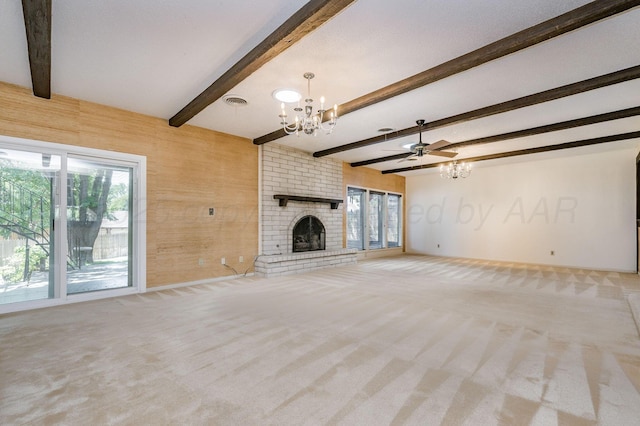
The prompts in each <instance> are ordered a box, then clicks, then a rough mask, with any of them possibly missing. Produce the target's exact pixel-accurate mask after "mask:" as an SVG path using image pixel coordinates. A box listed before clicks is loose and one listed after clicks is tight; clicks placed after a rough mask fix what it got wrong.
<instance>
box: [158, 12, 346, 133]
mask: <svg viewBox="0 0 640 426" xmlns="http://www.w3.org/2000/svg"><path fill="white" fill-rule="evenodd" d="M353 1H354V0H311V1H309V3H307V4H305V5H304V6H303V7H302V8H300V9H299V10H298V11H297V12H296V13H294V14H293V15H292V16H291V17H290V18H289V19H287V21H286V22H285V23H284V24H282V25H281V26H280V27H278V28H277V29H276V30H275V31H274V32H272V33H271V34H270V35H269V36H268V37H267V38H266V39H264V40H263V41H262V42H260V44H259V45H257V46H256V47H254V48H253V49H252V50H251V51H250V52H249V53H247V54H246V55H245V56H244V57H243V58H242V59H240V60H239V61H238V62H237V63H236V64H235V65H233V66H232V67H231V68H230V69H229V70H228V71H226V72H225V73H224V74H222V76H221V77H220V78H218V79H217V80H216V81H214V82H213V83H212V84H211V85H210V86H209V87H207V88H206V89H205V90H204V91H203V92H202V93H200V94H199V95H198V96H196V97H195V98H194V99H193V100H192V101H191V102H189V104H187V105H186V106H185V107H184V108H182V109H181V110H180V111H179V112H178V113H177V114H176V115H174V116H173V117H171V118H170V119H169V124H170V125H171V126H174V127H180V126H182V125H183V124H184V123H186V122H187V121H189V120H190V119H192V118H193V117H195V116H196V114H198V113H200V112H201V111H202V110H204V109H205V108H206V107H208V106H209V105H211V104H212V103H213V102H215V101H216V100H218V99H219V98H221V97H222V96H223V95H224V94H225V93H227V92H228V91H229V90H231V89H232V88H234V87H235V86H237V85H238V84H239V83H240V82H241V81H243V80H244V79H245V78H247V77H249V76H250V75H251V74H253V73H254V72H255V71H257V70H258V69H259V68H260V67H261V66H263V65H264V64H266V63H267V62H269V61H270V60H271V59H273V58H275V57H276V56H278V55H279V54H280V53H282V52H284V51H285V50H286V49H288V48H289V47H290V46H293V45H294V44H295V43H296V42H298V41H299V40H300V39H302V38H303V37H304V36H306V35H307V34H309V33H310V32H312V31H313V30H315V29H316V28H318V27H319V26H320V25H322V24H324V23H325V22H327V21H328V20H329V19H331V18H333V17H334V16H335V15H337V14H338V13H339V12H340V11H341V10H342V9H344V8H345V7H347V6H348V5H349V4H351V3H352V2H353Z"/></svg>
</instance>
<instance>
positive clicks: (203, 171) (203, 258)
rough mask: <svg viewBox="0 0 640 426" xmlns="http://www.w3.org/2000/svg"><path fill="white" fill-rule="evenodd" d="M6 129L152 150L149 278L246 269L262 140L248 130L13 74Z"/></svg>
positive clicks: (152, 283) (254, 236)
mask: <svg viewBox="0 0 640 426" xmlns="http://www.w3.org/2000/svg"><path fill="white" fill-rule="evenodd" d="M0 134H2V135H7V136H13V137H18V138H25V139H34V140H39V141H44V142H55V143H62V144H67V145H75V146H83V147H89V148H97V149H103V150H111V151H118V152H125V153H131V154H138V155H143V156H146V157H147V287H156V286H162V285H170V284H178V283H185V282H191V281H198V280H204V279H210V278H216V277H221V276H225V275H231V274H233V271H232V270H231V269H229V268H227V267H225V266H223V265H222V264H221V258H222V257H225V258H226V261H227V264H229V265H230V266H232V267H233V268H235V269H236V270H237V271H238V272H239V273H244V272H245V271H246V270H247V269H248V268H250V267H251V266H252V263H253V259H254V257H255V256H256V255H257V254H258V253H257V251H258V152H257V151H258V148H257V146H255V145H253V144H252V143H251V141H250V140H248V139H244V138H240V137H235V136H231V135H227V134H223V133H218V132H214V131H210V130H205V129H201V128H197V127H193V126H188V125H186V126H182V127H180V128H175V127H171V126H169V125H168V124H167V121H166V120H164V119H159V118H154V117H149V116H145V115H141V114H135V113H132V112H129V111H123V110H119V109H116V108H110V107H106V106H103V105H97V104H93V103H89V102H85V101H81V100H77V99H72V98H67V97H63V96H56V95H53V96H52V98H51V99H50V100H46V99H41V98H37V97H35V96H33V95H32V94H31V91H30V90H29V89H26V88H22V87H18V86H14V85H9V84H6V83H0ZM210 207H214V208H215V209H216V213H215V215H214V216H209V208H210ZM240 256H243V257H244V263H240V262H239V257H240ZM201 263H203V264H201ZM251 270H252V269H251Z"/></svg>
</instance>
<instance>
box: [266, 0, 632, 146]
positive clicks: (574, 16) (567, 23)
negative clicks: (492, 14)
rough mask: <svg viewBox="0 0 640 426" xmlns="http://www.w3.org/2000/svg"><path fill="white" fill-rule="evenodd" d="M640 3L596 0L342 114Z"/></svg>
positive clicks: (346, 107) (276, 135) (280, 133)
mask: <svg viewBox="0 0 640 426" xmlns="http://www.w3.org/2000/svg"><path fill="white" fill-rule="evenodd" d="M638 5H640V0H596V1H593V2H591V3H588V4H586V5H584V6H581V7H578V8H576V9H573V10H571V11H569V12H567V13H564V14H562V15H559V16H557V17H555V18H552V19H549V20H547V21H544V22H542V23H540V24H537V25H534V26H532V27H529V28H527V29H524V30H522V31H519V32H517V33H515V34H512V35H510V36H507V37H505V38H502V39H500V40H498V41H495V42H493V43H491V44H488V45H486V46H483V47H481V48H479V49H476V50H474V51H472V52H469V53H467V54H464V55H462V56H458V57H457V58H454V59H452V60H450V61H447V62H444V63H442V64H440V65H437V66H435V67H433V68H430V69H428V70H425V71H422V72H421V73H418V74H416V75H414V76H411V77H408V78H406V79H404V80H400V81H398V82H396V83H393V84H390V85H388V86H386V87H383V88H381V89H378V90H376V91H374V92H371V93H368V94H366V95H363V96H361V97H359V98H356V99H354V100H352V101H349V102H346V103H344V104H341V105H339V106H338V112H339V114H340V116H341V117H343V116H345V115H346V114H349V113H351V112H354V111H357V110H359V109H362V108H365V107H368V106H371V105H374V104H376V103H378V102H382V101H385V100H387V99H390V98H392V97H395V96H398V95H401V94H403V93H406V92H409V91H412V90H415V89H418V88H420V87H423V86H425V85H427V84H430V83H434V82H436V81H438V80H442V79H444V78H446V77H450V76H452V75H454V74H458V73H460V72H463V71H467V70H469V69H471V68H474V67H477V66H479V65H482V64H485V63H487V62H489V61H492V60H494V59H498V58H501V57H503V56H506V55H509V54H511V53H514V52H517V51H519V50H522V49H526V48H527V47H531V46H533V45H535V44H537V43H540V42H543V41H546V40H549V39H551V38H554V37H557V36H559V35H562V34H565V33H567V32H570V31H573V30H575V29H577V28H580V27H583V26H585V25H589V24H592V23H594V22H596V21H599V20H601V19H605V18H607V17H610V16H613V15H616V14H618V13H621V12H624V11H626V10H629V9H631V8H633V7H636V6H638ZM286 135H287V134H286V133H285V131H284V130H283V129H278V130H276V131H273V132H271V133H269V134H266V135H264V136H260V137H258V138H256V139H254V140H253V143H254V144H256V145H262V144H264V143H267V142H271V141H274V140H276V139H280V138H282V137H284V136H286Z"/></svg>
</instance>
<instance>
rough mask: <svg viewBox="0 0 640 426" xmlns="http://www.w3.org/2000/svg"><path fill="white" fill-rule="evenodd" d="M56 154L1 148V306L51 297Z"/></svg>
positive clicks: (56, 183)
mask: <svg viewBox="0 0 640 426" xmlns="http://www.w3.org/2000/svg"><path fill="white" fill-rule="evenodd" d="M59 174H60V156H58V155H51V154H46V153H40V152H29V151H22V150H15V149H0V304H3V303H12V302H21V301H25V300H38V299H47V298H53V297H55V287H54V275H55V273H54V272H55V262H54V261H53V259H54V246H55V245H54V239H55V238H54V233H53V232H52V231H53V228H52V225H53V221H54V215H55V211H56V210H57V201H56V197H55V194H56V192H57V185H58V177H59Z"/></svg>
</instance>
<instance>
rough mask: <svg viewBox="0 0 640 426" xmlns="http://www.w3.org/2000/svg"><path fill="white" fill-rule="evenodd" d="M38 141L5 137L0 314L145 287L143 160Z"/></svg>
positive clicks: (0, 163) (0, 158) (0, 161)
mask: <svg viewBox="0 0 640 426" xmlns="http://www.w3.org/2000/svg"><path fill="white" fill-rule="evenodd" d="M34 144H35V145H36V146H35V147H33V148H34V149H33V150H29V149H17V148H16V145H15V144H3V143H2V138H1V137H0V312H3V311H5V310H3V309H2V306H3V305H8V304H12V303H21V302H24V303H31V302H33V303H39V302H37V301H43V303H44V302H46V300H49V299H63V300H64V299H66V298H67V297H75V298H77V297H83V298H87V297H88V298H91V297H94V296H91V294H90V293H93V294H95V293H97V292H105V293H104V294H106V293H109V292H110V291H112V293H113V292H119V293H118V294H126V291H127V290H131V291H136V290H140V289H141V288H144V287H143V286H144V284H143V282H141V281H143V277H144V265H145V263H144V258H143V257H142V256H141V253H144V232H145V231H144V221H142V220H141V218H143V215H142V214H141V212H143V211H144V204H143V202H142V201H141V200H140V199H141V197H140V194H141V193H142V191H143V188H144V183H142V184H141V183H140V180H141V179H140V177H141V176H144V173H143V171H144V159H143V158H142V157H138V156H130V155H127V154H117V153H109V152H106V151H104V152H103V151H97V150H89V149H78V148H75V149H76V150H77V151H89V152H90V153H91V155H85V154H84V153H81V152H80V153H76V152H66V151H65V150H64V148H66V146H63V145H57V144H41V143H40V144H37V143H34ZM40 145H42V146H45V145H52V146H54V147H55V148H56V149H51V150H49V151H48V150H47V149H46V146H45V147H44V148H43V147H41V146H40ZM38 148H40V149H41V150H40V151H38V150H37V149H38ZM70 148H74V147H70ZM103 154H104V155H103ZM130 158H132V160H130ZM136 217H137V218H138V220H135V218H136ZM136 260H137V261H136ZM134 265H136V266H135V267H134ZM123 291H125V293H123ZM112 293H109V294H112ZM113 294H114V295H115V293H113ZM81 295H84V296H81ZM95 297H103V296H97V295H96V296H95ZM38 306H42V304H39V305H38Z"/></svg>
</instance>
